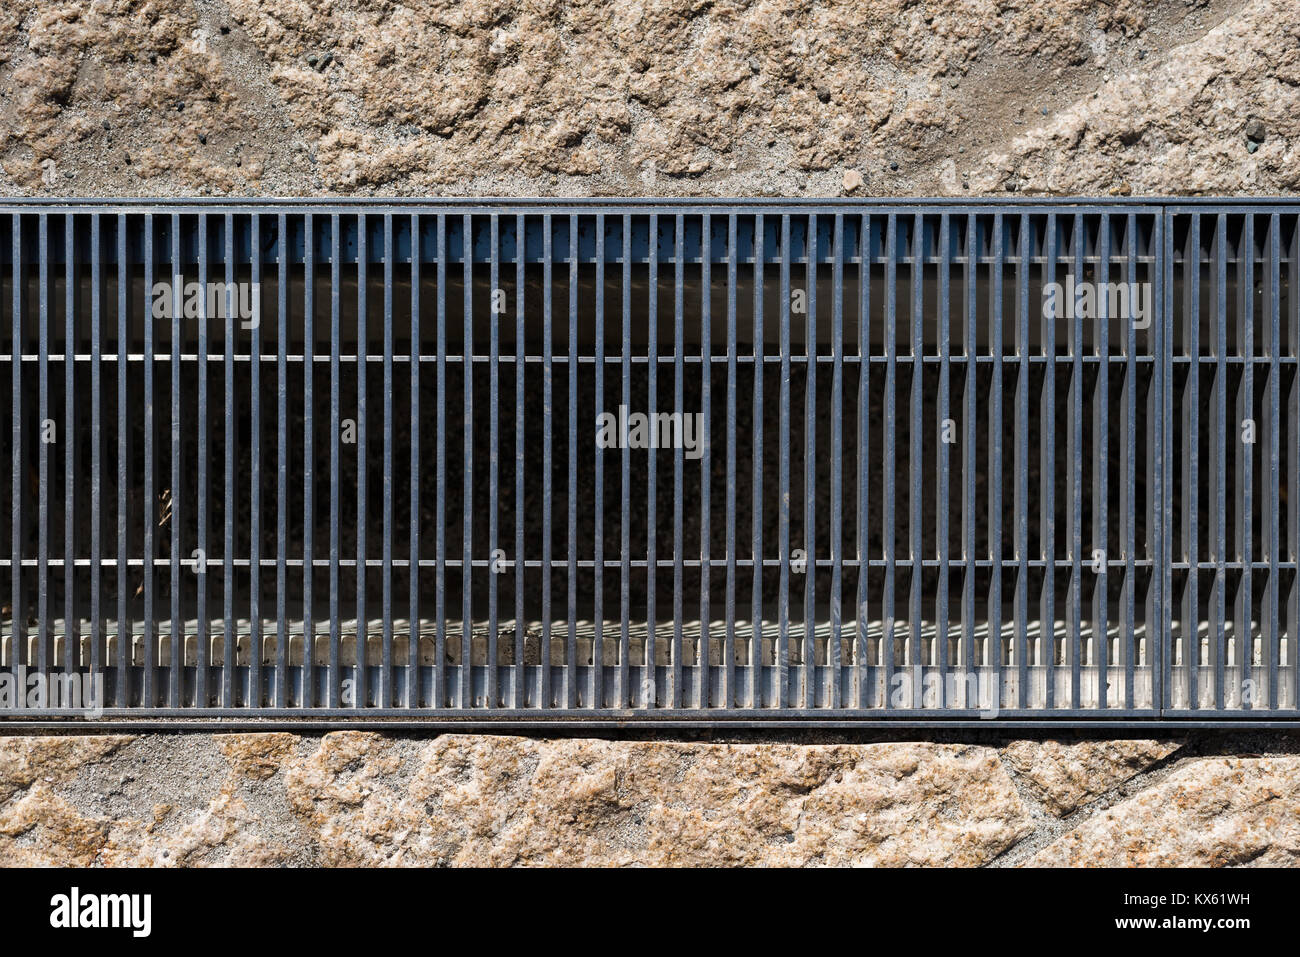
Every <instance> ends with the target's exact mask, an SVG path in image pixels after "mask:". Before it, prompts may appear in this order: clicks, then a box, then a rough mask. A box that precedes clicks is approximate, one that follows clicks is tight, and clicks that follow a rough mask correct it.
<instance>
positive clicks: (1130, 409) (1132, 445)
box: [1119, 213, 1154, 710]
mask: <svg viewBox="0 0 1300 957" xmlns="http://www.w3.org/2000/svg"><path fill="white" fill-rule="evenodd" d="M1125 236H1126V246H1127V249H1126V257H1125V258H1126V263H1125V270H1126V271H1125V275H1124V279H1125V282H1127V283H1128V286H1129V289H1137V288H1138V286H1137V259H1138V220H1137V215H1136V214H1135V213H1129V214H1128V221H1127V223H1126V224H1125ZM1152 304H1153V305H1154V297H1153V303H1152ZM1127 330H1128V336H1127V340H1126V342H1125V346H1124V392H1123V400H1122V401H1123V409H1122V415H1123V416H1124V430H1123V433H1124V439H1123V447H1124V453H1123V457H1124V465H1123V474H1122V475H1121V482H1120V493H1119V494H1120V508H1119V512H1120V516H1119V520H1120V548H1122V549H1123V551H1124V590H1123V594H1122V596H1121V598H1120V601H1121V603H1122V605H1123V607H1122V609H1121V610H1120V615H1121V620H1122V625H1123V641H1124V707H1125V708H1126V709H1129V710H1132V708H1133V707H1134V703H1135V689H1134V687H1133V681H1134V673H1135V670H1136V664H1137V662H1136V657H1137V656H1136V641H1135V638H1134V621H1135V618H1136V612H1135V608H1134V605H1135V603H1136V599H1137V565H1136V559H1137V555H1136V551H1137V549H1136V545H1135V542H1134V538H1135V535H1136V525H1137V493H1136V487H1137V393H1138V381H1137V327H1136V326H1135V325H1134V324H1133V323H1132V322H1130V323H1128V324H1127ZM1149 634H1150V632H1149V631H1148V635H1149Z"/></svg>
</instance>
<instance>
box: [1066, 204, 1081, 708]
mask: <svg viewBox="0 0 1300 957" xmlns="http://www.w3.org/2000/svg"><path fill="white" fill-rule="evenodd" d="M1072 233H1073V235H1072V238H1071V240H1070V246H1071V249H1070V252H1071V254H1072V259H1073V267H1074V272H1073V276H1074V283H1073V284H1072V286H1071V288H1072V289H1077V288H1078V287H1079V286H1080V285H1081V284H1082V283H1083V282H1085V281H1086V280H1084V278H1083V263H1084V242H1085V234H1084V229H1083V216H1082V214H1079V213H1075V214H1074V228H1073V230H1072ZM1069 315H1070V317H1071V320H1070V325H1069V337H1068V341H1069V350H1070V358H1069V361H1070V389H1069V397H1068V402H1069V408H1068V415H1069V424H1068V426H1067V427H1066V436H1065V443H1066V452H1065V459H1066V463H1067V464H1066V474H1065V489H1066V491H1065V494H1066V500H1067V502H1068V514H1067V522H1068V524H1067V528H1068V535H1069V549H1068V550H1069V556H1070V588H1069V591H1068V592H1067V593H1066V594H1067V596H1068V597H1067V599H1066V615H1067V619H1066V628H1067V629H1068V631H1067V634H1068V637H1069V641H1070V707H1071V708H1079V707H1080V706H1081V704H1082V702H1081V699H1080V683H1081V666H1082V660H1081V658H1082V652H1083V647H1082V646H1083V557H1082V552H1083V310H1082V309H1081V308H1079V301H1078V297H1077V295H1075V296H1074V298H1073V300H1072V301H1071V303H1070V312H1069Z"/></svg>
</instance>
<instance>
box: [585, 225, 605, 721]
mask: <svg viewBox="0 0 1300 957" xmlns="http://www.w3.org/2000/svg"><path fill="white" fill-rule="evenodd" d="M595 367H596V400H595V402H596V415H597V416H599V415H601V414H602V413H604V412H605V411H606V409H605V214H604V213H597V214H596V363H595ZM594 454H595V460H596V462H595V466H596V467H595V473H596V474H595V476H594V485H595V488H594V489H593V492H592V497H593V499H594V502H593V504H594V506H595V512H594V517H595V524H594V530H593V535H592V538H593V542H592V553H593V554H592V558H593V563H592V569H593V571H594V573H595V575H594V577H595V581H594V582H593V584H592V621H593V623H594V624H595V634H594V635H593V636H592V639H591V640H592V652H591V689H590V692H589V694H588V696H587V702H588V705H589V706H590V707H592V708H599V707H601V704H602V702H603V701H604V700H605V670H604V668H603V667H600V668H598V667H596V649H597V648H602V647H603V646H604V642H605V620H604V619H605V514H604V512H605V461H604V457H603V456H602V455H601V447H600V443H599V442H597V443H595V453H594Z"/></svg>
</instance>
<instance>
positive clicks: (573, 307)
mask: <svg viewBox="0 0 1300 957" xmlns="http://www.w3.org/2000/svg"><path fill="white" fill-rule="evenodd" d="M568 345H569V365H568V369H567V375H568V384H569V403H568V404H569V474H568V478H567V481H566V484H567V486H568V492H569V514H568V520H569V524H568V529H567V530H566V535H565V537H566V546H567V549H568V553H569V555H568V558H569V560H568V575H567V577H568V586H569V591H568V613H567V614H566V615H565V619H566V621H567V622H568V634H567V635H566V636H565V639H564V706H565V707H566V708H576V707H577V706H578V216H577V214H576V213H570V214H569V343H568ZM626 653H627V652H626V650H624V651H623V654H626Z"/></svg>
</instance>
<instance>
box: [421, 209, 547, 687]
mask: <svg viewBox="0 0 1300 957" xmlns="http://www.w3.org/2000/svg"><path fill="white" fill-rule="evenodd" d="M519 238H520V239H522V238H523V237H522V236H521V237H519ZM488 241H489V242H490V243H491V247H492V248H491V256H490V258H489V260H488V289H489V293H488V298H489V301H490V302H491V304H492V308H491V309H490V310H489V312H488V323H489V326H488V382H489V388H488V393H489V394H488V556H489V558H491V560H492V564H491V566H490V567H489V568H488V633H487V698H486V700H485V701H484V704H486V705H487V707H489V708H495V707H496V703H497V695H498V694H499V692H498V691H497V632H498V624H497V578H498V577H499V575H498V569H497V564H496V555H497V534H498V525H499V521H500V520H499V516H498V513H499V511H500V500H501V455H500V451H499V447H500V442H501V398H500V392H501V329H500V324H501V316H502V315H503V313H504V311H505V303H504V301H502V302H501V303H500V309H501V311H500V312H499V311H498V302H497V300H498V296H497V293H498V292H500V293H501V298H502V300H504V297H505V291H504V290H501V288H500V283H501V220H500V216H498V215H497V214H496V213H493V214H492V215H491V217H489V222H488ZM411 248H412V249H414V248H415V247H414V245H412V247H411ZM415 364H416V365H418V363H415ZM418 415H419V411H418V408H417V409H413V410H412V418H413V420H414V419H415V418H416V417H418ZM411 472H412V477H413V479H414V473H415V469H414V466H412V469H411ZM412 570H414V566H412Z"/></svg>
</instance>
